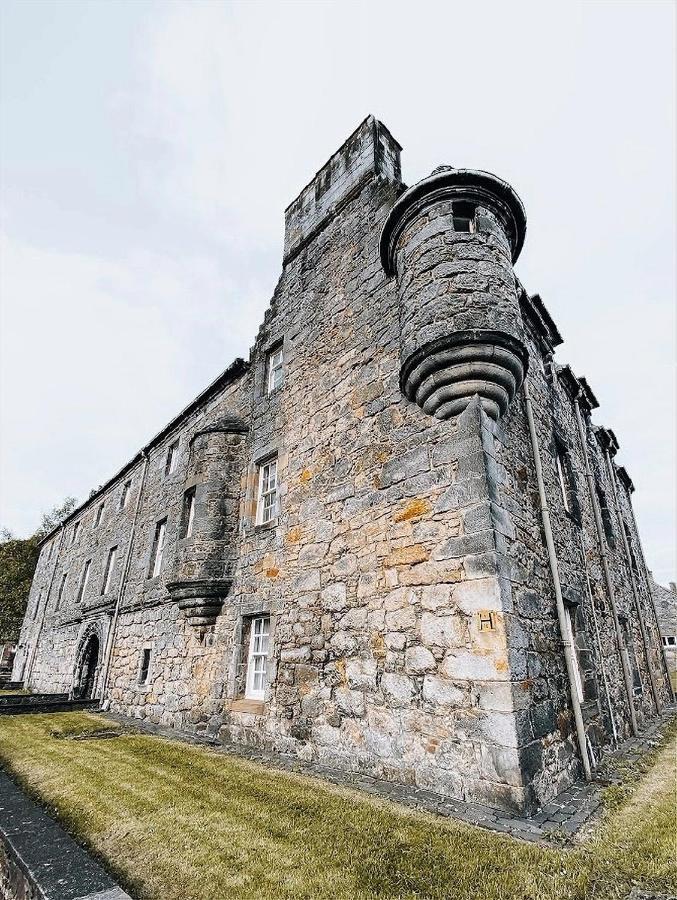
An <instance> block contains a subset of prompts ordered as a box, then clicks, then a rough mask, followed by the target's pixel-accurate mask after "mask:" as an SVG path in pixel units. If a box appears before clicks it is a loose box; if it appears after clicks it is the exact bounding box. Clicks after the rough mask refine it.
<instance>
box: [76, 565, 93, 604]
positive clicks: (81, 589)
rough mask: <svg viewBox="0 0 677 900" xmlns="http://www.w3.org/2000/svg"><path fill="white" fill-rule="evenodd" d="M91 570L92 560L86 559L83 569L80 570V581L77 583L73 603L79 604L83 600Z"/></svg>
mask: <svg viewBox="0 0 677 900" xmlns="http://www.w3.org/2000/svg"><path fill="white" fill-rule="evenodd" d="M91 568H92V560H91V559H88V560H86V561H85V564H84V567H83V569H82V575H80V581H79V583H78V592H77V594H76V595H75V602H76V603H81V602H82V601H83V600H84V599H85V594H86V592H87V585H88V583H89V573H90V571H91Z"/></svg>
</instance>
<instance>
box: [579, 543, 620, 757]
mask: <svg viewBox="0 0 677 900" xmlns="http://www.w3.org/2000/svg"><path fill="white" fill-rule="evenodd" d="M580 539H581V557H582V559H583V570H584V571H585V584H586V586H587V589H588V600H589V601H590V609H591V610H592V621H593V623H594V625H595V634H596V636H597V649H598V651H599V667H600V669H601V670H602V681H603V682H604V693H605V694H606V702H607V706H608V707H609V720H610V722H611V732H612V734H613V741H614V744H615V745H618V731H617V730H616V720H615V719H614V709H613V705H612V703H611V693H610V691H609V679H608V678H607V677H606V668H605V667H604V650H603V648H602V637H601V635H600V633H599V623H598V622H597V613H596V612H595V598H594V597H593V596H592V588H591V587H590V572H589V571H588V561H587V559H586V557H585V547H584V545H583V532H582V531H581V534H580Z"/></svg>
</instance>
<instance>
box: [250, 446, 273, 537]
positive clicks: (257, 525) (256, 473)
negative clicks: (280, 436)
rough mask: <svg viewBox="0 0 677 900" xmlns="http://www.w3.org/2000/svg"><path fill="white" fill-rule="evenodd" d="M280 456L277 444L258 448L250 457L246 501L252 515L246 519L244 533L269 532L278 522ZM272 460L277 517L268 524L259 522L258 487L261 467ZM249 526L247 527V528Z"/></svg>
mask: <svg viewBox="0 0 677 900" xmlns="http://www.w3.org/2000/svg"><path fill="white" fill-rule="evenodd" d="M280 456H281V448H280V447H279V445H278V444H266V445H265V446H263V447H259V448H258V449H257V450H256V451H255V452H254V454H253V455H252V461H251V464H250V466H249V478H248V482H249V491H248V494H249V496H248V498H247V499H248V500H249V501H250V509H252V511H253V514H252V515H251V516H250V517H248V518H249V522H248V523H247V522H245V525H244V528H245V531H248V530H250V529H253V530H254V531H255V532H262V531H271V530H272V529H274V528H276V526H277V525H278V524H279V521H280V512H281V509H280V483H281V482H280ZM273 459H277V461H278V465H277V481H276V487H277V515H276V516H275V518H273V519H271V520H270V521H269V522H259V486H260V479H261V469H262V467H263V466H264V465H265V464H266V463H268V462H270V461H271V460H273ZM248 525H249V527H248Z"/></svg>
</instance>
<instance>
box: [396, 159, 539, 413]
mask: <svg viewBox="0 0 677 900" xmlns="http://www.w3.org/2000/svg"><path fill="white" fill-rule="evenodd" d="M525 231H526V216H525V213H524V207H523V206H522V203H521V201H520V199H519V197H518V196H517V194H516V193H515V191H514V190H513V189H512V188H511V187H510V185H509V184H507V183H506V182H505V181H502V180H501V179H500V178H497V177H496V176H495V175H491V174H489V173H488V172H479V171H474V170H471V169H453V168H451V167H447V166H443V167H441V168H439V169H436V170H435V171H434V172H433V173H432V175H430V176H429V177H428V178H424V179H423V181H420V182H419V183H418V184H415V185H414V186H413V187H411V188H409V189H408V190H407V191H405V193H404V194H402V196H401V197H400V198H399V199H398V200H397V202H396V203H395V205H394V206H393V208H392V210H391V212H390V214H389V216H388V219H387V220H386V223H385V225H384V228H383V232H382V234H381V261H382V263H383V267H384V269H385V271H386V274H387V275H388V276H391V277H392V276H395V277H396V279H397V288H398V294H399V302H400V329H401V351H400V353H401V356H400V385H401V389H402V391H403V393H404V394H405V396H406V397H407V398H408V399H409V400H412V401H414V402H415V403H417V404H418V405H419V406H420V407H421V409H423V410H424V412H427V413H429V414H430V415H433V416H436V417H437V418H438V419H449V418H451V417H452V416H457V415H459V414H460V413H461V412H463V410H464V409H465V408H466V407H467V405H468V403H469V402H470V400H471V399H472V397H473V396H474V395H475V394H478V395H479V397H480V400H481V404H482V407H483V408H484V410H485V411H486V412H487V414H488V415H489V416H491V418H493V419H498V418H499V417H500V416H501V415H503V413H505V411H506V410H507V408H508V406H509V405H510V403H511V401H512V399H513V397H514V396H515V393H516V391H517V390H518V388H519V386H520V384H521V383H522V380H523V378H524V375H525V372H526V367H527V353H526V350H525V347H524V343H523V326H522V318H521V314H520V309H519V301H518V290H517V286H516V282H515V276H514V273H513V269H512V265H513V263H514V262H515V261H516V259H517V257H518V256H519V253H520V250H521V248H522V244H523V242H524V235H525Z"/></svg>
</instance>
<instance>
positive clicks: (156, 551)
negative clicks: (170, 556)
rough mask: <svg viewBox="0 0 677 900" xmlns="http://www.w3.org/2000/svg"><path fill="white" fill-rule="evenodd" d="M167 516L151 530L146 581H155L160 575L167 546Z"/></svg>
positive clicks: (158, 521)
mask: <svg viewBox="0 0 677 900" xmlns="http://www.w3.org/2000/svg"><path fill="white" fill-rule="evenodd" d="M168 523H169V518H168V516H166V515H165V516H163V517H162V518H160V519H158V520H157V521H156V523H155V528H154V529H153V538H152V542H151V547H150V554H149V557H148V569H147V572H148V575H147V577H146V581H155V580H156V579H158V578H159V577H160V576H161V575H162V563H163V557H164V552H165V549H166V545H167V526H168Z"/></svg>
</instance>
